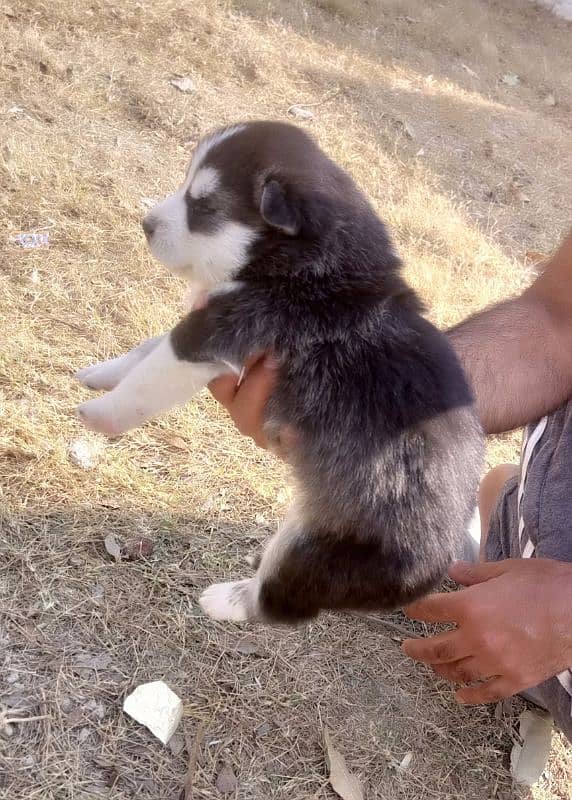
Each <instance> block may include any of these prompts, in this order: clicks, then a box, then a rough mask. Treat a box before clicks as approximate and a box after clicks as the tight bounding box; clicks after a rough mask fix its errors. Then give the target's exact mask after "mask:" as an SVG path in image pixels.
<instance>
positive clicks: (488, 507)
mask: <svg viewBox="0 0 572 800" xmlns="http://www.w3.org/2000/svg"><path fill="white" fill-rule="evenodd" d="M518 472H519V467H518V466H517V465H516V464H499V465H498V466H497V467H494V468H493V469H491V470H490V471H489V472H487V474H486V475H485V477H484V478H483V479H482V481H481V485H480V486H479V515H480V518H481V557H482V554H483V553H484V547H485V543H486V539H487V535H488V532H489V525H490V521H491V516H492V513H493V511H494V510H495V508H496V506H497V503H498V500H499V497H500V493H501V491H502V489H503V487H504V485H505V483H506V482H507V481H508V480H510V479H511V478H513V477H514V476H515V475H518Z"/></svg>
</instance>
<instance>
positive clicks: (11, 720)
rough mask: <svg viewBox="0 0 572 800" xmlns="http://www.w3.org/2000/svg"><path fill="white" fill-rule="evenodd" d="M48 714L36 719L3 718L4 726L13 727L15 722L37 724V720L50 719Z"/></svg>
mask: <svg viewBox="0 0 572 800" xmlns="http://www.w3.org/2000/svg"><path fill="white" fill-rule="evenodd" d="M50 717H51V715H50V714H41V715H40V716H38V717H4V718H3V719H2V722H3V723H4V725H14V723H16V722H37V721H38V720H39V719H50Z"/></svg>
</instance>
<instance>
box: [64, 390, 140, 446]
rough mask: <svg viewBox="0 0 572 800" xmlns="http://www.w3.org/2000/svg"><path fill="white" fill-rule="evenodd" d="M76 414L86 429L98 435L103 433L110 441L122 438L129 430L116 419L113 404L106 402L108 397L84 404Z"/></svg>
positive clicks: (97, 398)
mask: <svg viewBox="0 0 572 800" xmlns="http://www.w3.org/2000/svg"><path fill="white" fill-rule="evenodd" d="M76 413H77V415H78V417H79V418H80V419H81V421H82V422H83V424H84V425H85V427H86V428H89V430H90V431H95V432H96V433H103V434H104V435H105V436H108V437H109V438H110V439H112V438H114V437H115V436H120V435H121V434H122V433H124V432H125V430H127V429H126V428H122V427H121V426H120V425H118V423H117V420H116V419H115V418H114V414H113V406H112V404H111V403H109V402H106V395H104V396H103V397H96V398H94V399H93V400H88V401H87V402H86V403H82V404H81V405H80V406H78V408H77V410H76Z"/></svg>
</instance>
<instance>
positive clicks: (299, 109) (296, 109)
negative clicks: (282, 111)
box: [287, 106, 314, 119]
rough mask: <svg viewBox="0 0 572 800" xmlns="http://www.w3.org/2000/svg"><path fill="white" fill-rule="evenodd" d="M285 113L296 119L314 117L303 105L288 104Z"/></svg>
mask: <svg viewBox="0 0 572 800" xmlns="http://www.w3.org/2000/svg"><path fill="white" fill-rule="evenodd" d="M287 113H288V114H290V116H291V117H298V119H314V112H313V111H310V109H309V108H304V106H290V108H289V109H288V112H287Z"/></svg>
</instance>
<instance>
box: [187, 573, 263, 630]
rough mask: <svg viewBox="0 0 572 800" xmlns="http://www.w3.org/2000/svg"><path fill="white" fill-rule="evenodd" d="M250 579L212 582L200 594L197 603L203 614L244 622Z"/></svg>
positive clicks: (246, 617)
mask: <svg viewBox="0 0 572 800" xmlns="http://www.w3.org/2000/svg"><path fill="white" fill-rule="evenodd" d="M251 583H252V581H251V580H250V579H248V580H245V581H234V582H233V583H214V584H213V585H212V586H209V588H208V589H205V591H204V592H203V593H202V594H201V596H200V598H199V604H200V606H201V608H202V610H203V611H204V612H205V614H208V616H209V617H212V618H213V619H218V620H221V621H222V620H228V621H230V622H245V621H246V620H247V619H249V616H250V615H249V613H248V603H247V601H248V595H249V589H250V584H251Z"/></svg>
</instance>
